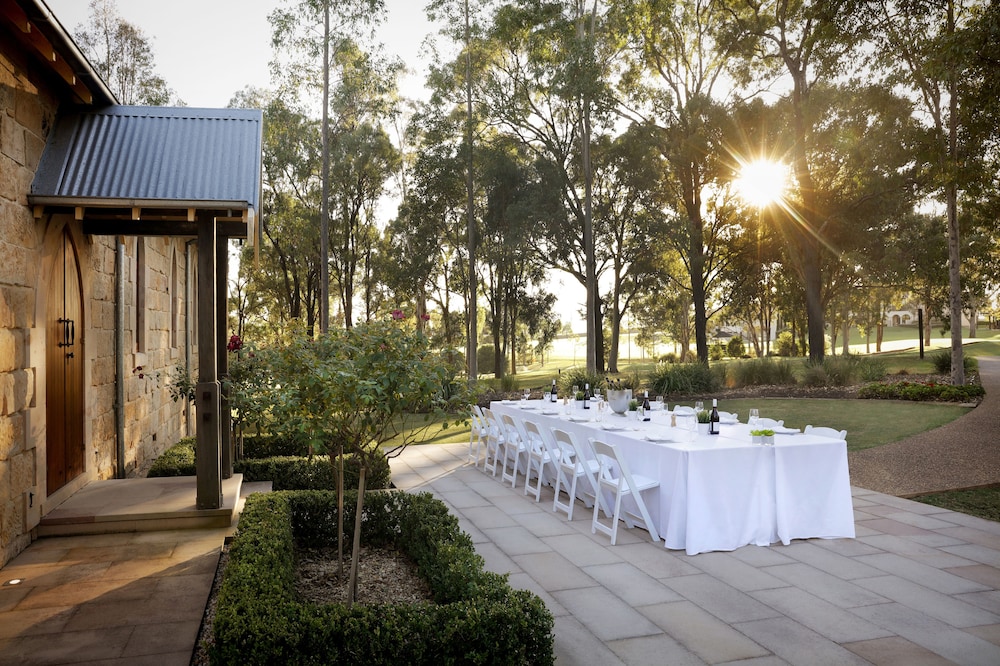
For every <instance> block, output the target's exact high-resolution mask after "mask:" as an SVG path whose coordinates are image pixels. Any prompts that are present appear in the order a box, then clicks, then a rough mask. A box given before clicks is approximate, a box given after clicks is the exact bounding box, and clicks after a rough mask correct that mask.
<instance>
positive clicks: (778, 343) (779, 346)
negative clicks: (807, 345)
mask: <svg viewBox="0 0 1000 666" xmlns="http://www.w3.org/2000/svg"><path fill="white" fill-rule="evenodd" d="M771 349H772V350H774V353H775V354H777V355H778V356H795V355H796V353H795V351H796V350H795V341H794V340H793V339H792V334H791V332H789V331H785V332H784V333H780V334H778V339H777V340H775V341H774V344H773V345H771Z"/></svg>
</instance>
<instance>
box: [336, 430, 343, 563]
mask: <svg viewBox="0 0 1000 666" xmlns="http://www.w3.org/2000/svg"><path fill="white" fill-rule="evenodd" d="M336 455H337V459H336V461H334V467H335V468H336V471H337V576H338V577H340V579H341V580H343V579H344V445H343V444H340V445H339V446H338V447H337V454H336Z"/></svg>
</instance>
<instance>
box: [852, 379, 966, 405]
mask: <svg viewBox="0 0 1000 666" xmlns="http://www.w3.org/2000/svg"><path fill="white" fill-rule="evenodd" d="M984 395H986V390H985V389H984V388H983V387H982V386H980V385H979V384H965V385H964V386H953V385H951V384H934V383H929V384H924V383H921V382H896V383H894V384H866V385H865V386H862V387H861V390H860V391H858V397H859V398H874V399H880V400H916V401H920V400H938V401H942V402H975V401H976V400H978V399H979V398H982V397H983V396H984Z"/></svg>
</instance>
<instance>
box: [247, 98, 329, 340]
mask: <svg viewBox="0 0 1000 666" xmlns="http://www.w3.org/2000/svg"><path fill="white" fill-rule="evenodd" d="M230 105H231V106H235V107H240V108H262V109H264V111H265V115H266V116H267V119H268V122H267V123H266V124H265V126H264V136H263V155H262V167H263V168H262V185H263V206H262V214H261V226H262V229H263V238H262V239H261V248H260V251H259V257H247V258H246V260H244V261H241V263H240V270H241V272H244V273H250V274H253V276H254V279H253V280H252V282H251V283H250V284H249V285H248V289H249V290H250V291H251V292H253V293H254V294H256V295H258V297H259V299H260V301H261V310H260V312H261V317H262V319H263V320H264V322H263V323H265V324H266V327H267V328H268V330H269V334H268V335H269V337H271V336H274V335H279V334H280V333H281V332H282V331H283V330H287V329H288V328H291V327H297V326H304V327H305V330H306V331H307V332H309V333H315V332H316V326H317V324H318V314H319V287H320V284H319V273H320V271H319V266H320V261H319V240H320V238H319V225H318V221H319V219H318V210H319V198H320V178H319V165H320V152H319V149H318V146H319V132H320V128H319V123H317V122H316V121H315V120H313V119H311V118H309V117H308V115H307V114H306V113H305V111H304V110H302V109H300V108H295V107H293V106H291V105H289V103H287V102H286V101H285V100H284V99H282V96H280V95H275V94H273V93H271V92H268V91H264V90H258V89H253V88H248V89H245V90H243V91H241V92H239V93H237V95H236V96H235V97H234V98H233V100H232V101H231V102H230ZM258 261H259V263H258Z"/></svg>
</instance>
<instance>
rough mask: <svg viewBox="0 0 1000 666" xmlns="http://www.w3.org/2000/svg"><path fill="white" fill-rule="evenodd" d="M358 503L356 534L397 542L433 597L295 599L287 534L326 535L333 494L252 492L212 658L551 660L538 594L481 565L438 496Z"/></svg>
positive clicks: (349, 504)
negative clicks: (382, 602) (381, 602)
mask: <svg viewBox="0 0 1000 666" xmlns="http://www.w3.org/2000/svg"><path fill="white" fill-rule="evenodd" d="M351 495H353V494H351ZM355 503H356V498H355V497H352V496H350V495H345V497H344V514H345V515H344V522H346V523H350V522H352V521H353V520H354V517H353V515H350V514H353V512H354V510H355ZM363 511H364V514H363V520H362V526H363V527H362V538H363V539H364V541H365V543H368V544H371V545H373V546H376V547H378V546H383V547H384V546H395V547H396V548H398V549H400V550H402V551H403V552H405V553H406V554H407V555H408V556H409V557H410V558H411V559H413V561H414V562H415V563H416V566H417V569H418V571H419V572H420V575H421V576H422V577H423V578H424V580H425V581H427V583H428V585H429V586H430V588H431V591H432V594H433V596H434V602H435V603H434V604H428V603H417V604H397V605H387V606H366V605H361V604H355V605H354V606H352V607H351V608H348V607H347V606H346V605H345V604H322V605H320V604H307V603H301V602H299V601H298V600H297V599H296V596H295V591H294V578H295V563H294V547H295V543H296V542H298V543H299V544H301V545H308V546H335V545H336V541H337V536H338V535H337V529H336V525H337V501H336V496H335V495H334V494H333V493H325V492H296V493H267V494H257V495H252V496H251V497H250V498H248V499H247V503H246V507H245V509H244V511H243V515H242V517H241V519H240V528H239V532H238V533H237V536H236V539H235V540H234V542H233V545H232V549H231V551H230V557H229V563H228V565H227V567H226V570H225V573H224V576H223V580H222V585H221V588H220V591H219V596H218V603H217V606H216V615H215V623H214V630H215V645H214V646H213V647H212V648H211V656H212V662H213V663H216V664H232V663H240V664H272V663H309V664H314V663H328V664H334V663H371V664H388V663H405V664H439V663H473V664H474V663H479V664H484V663H491V664H511V665H514V664H552V663H553V662H554V656H553V653H552V644H553V637H552V627H553V620H552V615H551V614H550V613H549V611H548V610H547V609H546V608H545V604H544V603H543V602H542V600H541V599H539V598H538V597H537V596H535V595H534V594H532V593H531V592H528V591H526V590H514V589H512V588H511V587H510V586H509V585H508V584H507V582H506V576H500V575H498V574H494V573H491V572H487V571H484V570H483V560H482V558H481V557H480V556H479V555H477V554H476V552H475V549H474V547H473V544H472V540H471V539H470V538H469V537H468V535H466V534H465V533H463V532H462V531H461V530H460V529H459V527H458V520H457V519H456V518H455V517H454V516H451V515H449V514H448V511H447V508H446V507H445V506H444V504H443V503H442V502H441V501H440V500H436V499H434V498H433V497H431V495H429V494H427V493H421V494H413V495H411V494H407V493H398V492H387V493H372V494H371V495H370V496H369V497H367V498H366V499H365V506H364V509H363ZM263 572H266V575H262V573H263ZM362 584H363V583H362Z"/></svg>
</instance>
